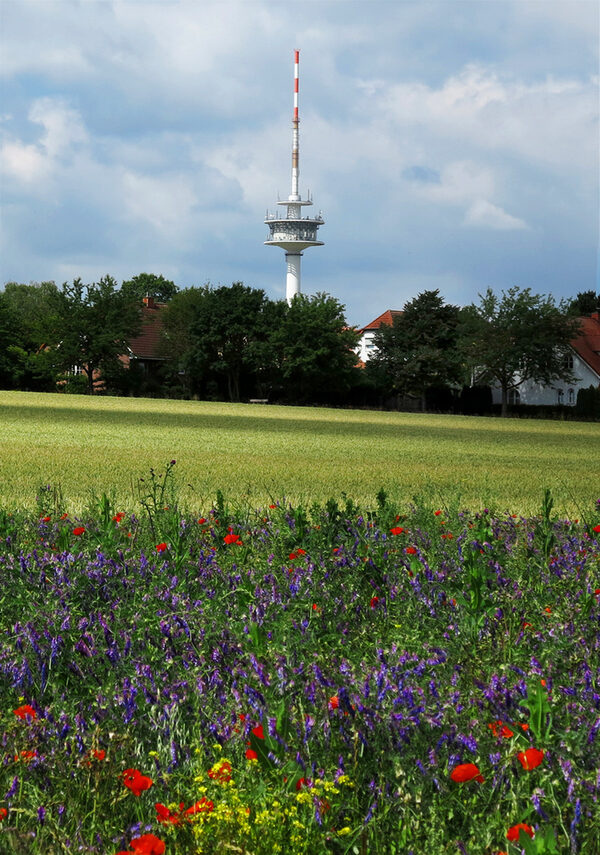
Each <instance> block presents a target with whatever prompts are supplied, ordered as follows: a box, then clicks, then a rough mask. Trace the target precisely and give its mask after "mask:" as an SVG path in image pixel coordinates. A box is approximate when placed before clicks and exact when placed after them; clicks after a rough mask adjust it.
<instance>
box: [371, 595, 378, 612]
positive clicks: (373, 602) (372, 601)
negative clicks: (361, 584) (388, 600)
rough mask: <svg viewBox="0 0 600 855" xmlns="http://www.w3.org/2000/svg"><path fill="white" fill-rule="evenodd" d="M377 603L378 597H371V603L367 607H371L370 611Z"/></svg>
mask: <svg viewBox="0 0 600 855" xmlns="http://www.w3.org/2000/svg"><path fill="white" fill-rule="evenodd" d="M378 602H379V597H371V602H370V604H369V605H370V606H371V608H372V609H374V608H375V606H376V605H377V603H378Z"/></svg>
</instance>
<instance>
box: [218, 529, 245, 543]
mask: <svg viewBox="0 0 600 855" xmlns="http://www.w3.org/2000/svg"><path fill="white" fill-rule="evenodd" d="M223 540H224V541H225V543H235V544H236V545H237V546H242V541H241V540H240V536H239V534H234V533H233V532H232V531H230V532H229V534H226V535H225V537H224V538H223Z"/></svg>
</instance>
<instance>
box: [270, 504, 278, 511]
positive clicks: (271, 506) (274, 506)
mask: <svg viewBox="0 0 600 855" xmlns="http://www.w3.org/2000/svg"><path fill="white" fill-rule="evenodd" d="M276 507H277V505H269V508H270V509H271V510H273V508H276Z"/></svg>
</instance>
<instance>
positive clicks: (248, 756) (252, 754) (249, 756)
mask: <svg viewBox="0 0 600 855" xmlns="http://www.w3.org/2000/svg"><path fill="white" fill-rule="evenodd" d="M246 759H247V760H258V754H257V753H256V751H253V750H252V748H249V749H248V750H247V751H246Z"/></svg>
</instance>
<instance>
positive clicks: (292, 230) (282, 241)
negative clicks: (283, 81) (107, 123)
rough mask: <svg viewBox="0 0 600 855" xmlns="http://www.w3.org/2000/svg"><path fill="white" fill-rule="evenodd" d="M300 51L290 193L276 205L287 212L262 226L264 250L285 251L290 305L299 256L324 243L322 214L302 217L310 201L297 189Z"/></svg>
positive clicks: (296, 289)
mask: <svg viewBox="0 0 600 855" xmlns="http://www.w3.org/2000/svg"><path fill="white" fill-rule="evenodd" d="M299 67H300V51H299V50H295V51H294V119H293V122H292V192H291V193H290V195H289V196H288V198H287V200H285V201H283V200H278V201H277V204H278V205H282V206H284V207H286V208H287V213H286V215H285V216H284V217H280V216H279V215H278V214H269V212H268V211H267V218H266V220H265V223H266V224H267V225H268V227H269V236H268V238H267V240H266V241H265V244H266V245H267V246H279V247H281V249H284V250H285V259H286V262H287V274H286V286H285V295H286V299H287V301H288V303H291V302H292V300H293V299H294V296H295V295H296V294H300V260H301V258H302V252H303V250H305V249H308V248H309V247H311V246H323V241H321V240H318V239H317V229H318V228H319V226H321V225H323V223H324V220H323V217H322V216H321V214H320V213H319V215H318V216H317V217H302V207H303V206H304V205H312V199H311V198H310V196H307V198H306V199H302V197H301V195H300V192H299V189H298V178H299V162H300V144H299V136H300V135H299V132H298V127H299V123H300V119H299V116H298V89H299V79H300V75H299Z"/></svg>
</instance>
